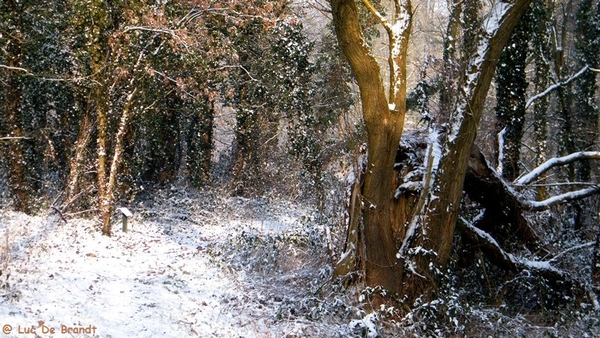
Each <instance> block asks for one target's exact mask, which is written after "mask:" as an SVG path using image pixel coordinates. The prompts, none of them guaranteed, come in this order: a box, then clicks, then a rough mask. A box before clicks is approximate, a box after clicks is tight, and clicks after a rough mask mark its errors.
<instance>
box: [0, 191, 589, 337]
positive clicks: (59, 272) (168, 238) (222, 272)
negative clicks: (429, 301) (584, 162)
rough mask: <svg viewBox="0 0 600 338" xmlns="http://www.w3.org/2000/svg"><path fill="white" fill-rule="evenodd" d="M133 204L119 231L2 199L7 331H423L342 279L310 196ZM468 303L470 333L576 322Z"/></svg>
mask: <svg viewBox="0 0 600 338" xmlns="http://www.w3.org/2000/svg"><path fill="white" fill-rule="evenodd" d="M130 209H131V211H133V213H134V216H133V217H132V218H131V219H130V221H129V228H130V230H129V231H128V232H127V233H124V232H122V231H121V230H120V228H121V224H120V220H119V219H118V218H119V217H115V219H114V225H113V227H114V228H113V236H112V237H105V236H102V235H101V234H100V232H99V230H98V225H97V224H96V223H95V222H94V221H91V220H85V219H70V220H68V222H67V223H65V222H64V221H63V220H61V218H60V217H59V216H58V215H57V214H56V213H54V212H52V211H51V210H50V211H48V212H46V213H42V214H40V215H38V216H27V215H25V214H22V213H16V212H12V211H7V210H4V211H2V210H0V217H1V218H0V239H1V241H0V258H2V259H0V270H1V271H2V274H1V275H0V286H2V288H0V325H1V326H2V329H3V334H0V336H5V337H25V336H29V337H33V336H36V337H61V336H65V337H71V336H74V337H115V338H117V337H234V338H239V337H245V338H250V337H286V338H292V337H376V336H377V333H378V334H379V336H380V337H393V336H396V337H404V336H419V335H418V334H417V332H419V330H415V328H417V327H418V326H419V325H420V324H419V323H418V322H414V321H412V320H405V321H403V322H402V323H396V324H393V323H392V322H391V321H389V320H382V319H378V318H380V317H379V316H378V315H372V314H367V313H365V312H364V310H362V308H363V306H362V305H364V304H360V303H359V302H358V299H359V297H358V295H357V291H356V290H342V289H341V288H339V287H338V286H336V285H335V284H334V283H331V258H330V255H329V254H328V251H327V235H326V229H325V227H324V226H323V225H320V224H318V223H317V222H315V220H314V217H313V214H314V210H312V209H311V208H309V207H305V206H302V205H300V204H298V203H293V202H289V201H281V200H266V199H244V198H234V197H224V196H223V194H220V193H218V192H214V191H212V192H211V191H203V192H197V191H190V190H185V189H168V190H163V191H158V192H156V193H152V194H149V193H148V194H147V195H146V198H140V200H138V201H136V202H135V204H134V205H132V206H131V207H130ZM457 306H458V307H461V306H462V305H457ZM461 311H464V312H463V313H462V315H461V316H462V318H463V320H466V321H469V322H471V323H475V324H476V327H475V328H470V330H467V331H470V332H471V333H473V332H479V333H481V334H483V333H485V335H486V336H493V337H503V336H506V337H509V336H515V334H516V335H517V336H528V337H532V336H538V335H539V336H544V335H546V334H550V335H553V334H554V335H557V334H558V335H559V336H560V333H559V332H561V331H562V330H561V329H560V328H559V326H560V325H564V324H558V323H557V324H556V325H548V326H546V325H545V326H538V325H536V324H535V323H529V321H528V319H527V318H525V317H523V316H517V317H508V316H504V315H502V314H501V313H500V312H499V311H497V309H494V308H487V309H485V308H484V307H481V308H469V309H467V308H464V309H462V310H461ZM465 316H466V317H469V318H467V319H465V318H466V317H465ZM407 318H408V317H407ZM415 319H416V318H415ZM417 320H418V319H417ZM451 320H452V323H454V319H451ZM593 322H594V323H597V321H595V320H594V321H593ZM452 323H451V324H450V325H449V326H448V325H447V326H446V327H450V329H451V331H454V330H452V326H453V325H454V324H452ZM434 324H435V323H434ZM426 325H429V326H430V325H432V323H426ZM440 325H442V326H443V325H444V324H443V323H440ZM456 325H457V326H456V327H455V329H456V330H457V331H454V332H455V333H456V335H457V336H463V335H464V334H461V333H460V331H463V332H465V331H464V329H465V327H464V326H462V325H463V324H458V323H457V324H456ZM376 326H377V327H376ZM435 326H436V327H437V325H435ZM459 326H462V329H460V328H459ZM51 329H54V334H52V333H51V332H49V331H50V330H51ZM68 329H71V332H65V331H64V330H68ZM9 330H10V332H9ZM375 330H376V331H377V333H375ZM473 330H474V331H473ZM566 331H567V332H568V331H571V330H568V329H567V330H566ZM575 331H576V332H578V333H584V334H583V335H580V334H578V336H586V334H585V332H586V331H587V329H581V328H580V329H577V330H575ZM420 332H423V331H420ZM429 332H430V333H432V332H438V333H437V334H436V333H433V335H434V336H449V335H448V330H446V331H444V330H441V331H440V330H433V331H429ZM564 332H565V331H563V333H564ZM536 333H537V335H536ZM451 335H453V334H451ZM467 336H469V334H467Z"/></svg>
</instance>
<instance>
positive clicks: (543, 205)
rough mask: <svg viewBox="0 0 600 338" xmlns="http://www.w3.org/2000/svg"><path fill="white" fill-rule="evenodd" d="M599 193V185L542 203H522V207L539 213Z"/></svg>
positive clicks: (561, 195) (554, 197)
mask: <svg viewBox="0 0 600 338" xmlns="http://www.w3.org/2000/svg"><path fill="white" fill-rule="evenodd" d="M598 193H600V185H595V186H593V187H589V188H587V189H581V190H576V191H569V192H566V193H564V194H560V195H556V196H552V197H550V198H548V199H545V200H543V201H524V202H523V206H524V207H525V209H528V210H531V211H539V210H545V209H549V208H550V207H553V206H555V205H557V204H561V203H565V202H568V201H573V200H579V199H582V198H586V197H588V196H592V195H595V194H598Z"/></svg>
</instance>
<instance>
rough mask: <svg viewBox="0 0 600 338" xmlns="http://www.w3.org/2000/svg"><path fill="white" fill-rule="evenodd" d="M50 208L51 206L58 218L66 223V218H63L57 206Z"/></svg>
mask: <svg viewBox="0 0 600 338" xmlns="http://www.w3.org/2000/svg"><path fill="white" fill-rule="evenodd" d="M50 208H51V209H52V210H54V211H56V213H57V214H58V215H59V216H60V219H62V220H63V221H64V222H65V224H67V223H68V222H67V219H66V218H65V216H63V214H62V212H61V211H60V210H59V209H58V208H57V207H55V206H51V207H50Z"/></svg>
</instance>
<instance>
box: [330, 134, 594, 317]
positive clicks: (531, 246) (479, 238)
mask: <svg viewBox="0 0 600 338" xmlns="http://www.w3.org/2000/svg"><path fill="white" fill-rule="evenodd" d="M432 135H434V136H435V137H440V135H439V133H438V132H436V131H433V132H432V130H428V131H427V130H419V131H413V132H406V133H405V135H404V136H403V138H402V140H401V142H400V146H399V148H398V152H397V155H396V164H395V167H394V168H395V170H396V172H397V174H398V179H397V180H398V183H399V184H398V188H397V189H396V192H395V195H394V198H395V200H396V201H400V200H402V202H400V203H402V204H404V205H406V206H408V209H407V210H404V212H406V213H411V212H413V211H411V210H410V209H411V208H419V199H418V196H420V195H422V190H423V189H425V188H426V187H427V186H426V185H425V184H424V182H427V180H428V177H427V175H428V167H429V164H430V163H431V157H432V154H431V152H430V149H431V147H428V145H430V144H431V141H432V140H431V137H432ZM582 159H600V152H579V153H574V154H571V155H568V156H564V157H558V158H553V159H550V160H548V161H546V162H545V163H543V164H541V165H540V166H539V167H538V168H535V169H534V170H532V171H530V172H529V173H528V174H526V175H523V176H522V177H520V178H518V179H517V180H515V182H507V181H506V180H504V179H503V178H502V177H501V176H500V175H499V174H498V173H497V172H496V171H495V170H494V169H493V168H492V167H491V166H490V165H489V163H488V161H487V160H486V158H485V156H484V155H483V154H482V152H481V151H480V150H479V148H478V147H477V146H476V145H475V146H473V148H472V149H471V152H470V154H469V161H468V166H467V173H466V176H465V182H464V195H463V205H462V207H461V216H460V217H459V221H458V223H457V232H458V233H460V234H461V238H462V239H463V241H467V242H468V244H469V245H470V246H471V247H472V248H476V250H477V251H480V252H481V253H483V254H484V255H485V257H487V260H488V261H489V262H490V263H492V264H494V265H495V266H497V267H498V268H500V269H502V270H504V271H505V272H506V273H508V274H519V273H523V272H524V271H527V273H529V274H532V275H536V276H539V277H542V278H544V279H545V280H547V281H549V282H550V283H551V284H552V285H554V287H556V288H558V289H560V290H563V291H564V290H568V291H565V292H569V293H570V294H571V295H573V296H582V295H588V298H589V300H590V301H591V303H592V304H593V305H594V307H595V308H596V309H599V310H600V305H599V303H598V300H597V298H596V294H595V293H594V292H593V291H592V290H593V289H594V284H597V283H598V282H599V281H600V277H599V276H600V264H598V262H600V252H599V250H600V232H599V236H597V238H596V241H595V242H588V243H584V244H582V245H577V246H575V247H573V248H570V249H567V250H565V249H560V248H558V247H555V246H553V245H551V244H549V243H547V242H545V240H544V238H543V236H542V235H541V234H539V233H538V232H537V231H536V230H535V228H534V227H533V226H532V224H530V223H529V221H528V219H527V217H526V215H527V213H533V212H539V211H541V210H546V209H549V208H551V207H553V206H556V205H559V204H564V203H568V202H571V201H575V200H580V199H584V198H586V197H589V196H592V195H594V194H597V193H600V186H599V185H598V184H594V183H588V185H589V186H588V187H586V188H584V189H579V190H573V191H566V192H561V193H558V194H556V195H555V196H551V197H549V198H547V199H545V200H541V201H537V200H531V199H528V198H526V197H525V194H524V193H522V192H524V191H525V190H526V189H529V188H530V189H534V188H535V185H534V184H532V183H533V182H534V181H535V179H536V178H538V177H540V176H541V175H543V174H544V173H546V172H547V171H548V170H551V169H552V168H556V167H558V166H560V165H566V164H568V163H571V162H573V161H577V160H582ZM361 163H362V164H361V165H359V166H358V172H357V173H355V174H354V177H353V180H352V182H354V184H353V185H352V186H351V187H350V188H349V190H348V194H349V198H348V202H349V204H348V208H349V215H352V214H356V213H357V212H358V211H357V209H360V208H362V207H364V206H362V205H360V203H358V201H359V198H360V196H359V194H360V186H361V184H362V178H363V176H362V175H363V173H364V170H365V163H364V162H361ZM565 186H567V185H565ZM530 195H533V196H535V194H530ZM349 219H350V220H354V222H353V223H351V224H348V237H347V242H346V246H345V248H344V254H343V255H342V258H341V259H340V262H339V263H338V264H337V265H336V269H337V271H336V275H338V276H340V275H344V274H345V273H349V272H351V269H348V270H347V271H344V270H343V269H344V267H348V268H350V266H349V265H348V264H344V262H345V261H347V262H352V261H354V260H355V259H356V257H357V256H358V257H360V256H361V255H360V252H358V254H357V250H361V249H362V248H363V247H364V244H363V243H362V239H361V237H360V233H361V231H360V229H359V227H360V224H359V222H357V221H356V218H354V217H349ZM396 236H397V235H396ZM590 248H593V258H591V259H590V261H593V266H592V269H591V270H592V276H590V277H591V283H590V282H588V281H587V280H580V279H578V278H579V277H577V276H573V275H572V274H570V273H569V272H567V271H563V270H561V269H559V268H557V267H556V266H555V265H554V263H556V261H558V258H559V257H562V256H565V255H566V254H567V253H569V252H572V251H575V250H583V249H590ZM526 257H527V258H526ZM548 257H551V258H548ZM537 258H539V259H537ZM350 276H351V274H348V275H347V277H350ZM498 293H502V292H501V291H500V290H499V291H498Z"/></svg>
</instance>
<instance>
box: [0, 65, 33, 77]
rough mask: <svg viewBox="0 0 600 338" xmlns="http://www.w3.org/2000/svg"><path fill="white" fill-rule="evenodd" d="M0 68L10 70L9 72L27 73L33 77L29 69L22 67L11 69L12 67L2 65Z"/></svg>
mask: <svg viewBox="0 0 600 338" xmlns="http://www.w3.org/2000/svg"><path fill="white" fill-rule="evenodd" d="M0 68H4V69H8V70H18V71H21V72H25V73H26V74H28V75H31V72H29V71H28V70H27V69H25V68H21V67H11V66H7V65H0Z"/></svg>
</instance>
